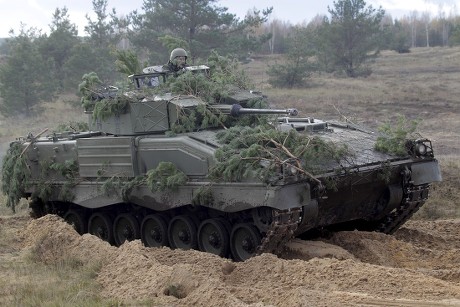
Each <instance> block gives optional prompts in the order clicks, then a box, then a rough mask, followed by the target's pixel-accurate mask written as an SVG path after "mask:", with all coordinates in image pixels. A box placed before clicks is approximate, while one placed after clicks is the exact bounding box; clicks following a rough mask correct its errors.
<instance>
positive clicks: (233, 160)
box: [210, 125, 350, 183]
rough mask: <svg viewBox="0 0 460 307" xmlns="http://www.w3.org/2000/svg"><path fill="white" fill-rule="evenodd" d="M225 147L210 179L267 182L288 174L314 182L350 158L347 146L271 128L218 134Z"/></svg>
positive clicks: (218, 155) (262, 126)
mask: <svg viewBox="0 0 460 307" xmlns="http://www.w3.org/2000/svg"><path fill="white" fill-rule="evenodd" d="M217 138H218V139H219V141H220V142H221V143H222V144H224V145H223V146H222V147H221V148H219V149H218V150H217V151H216V154H215V156H216V158H217V161H218V164H217V165H216V166H215V167H214V168H213V169H212V170H211V172H210V176H211V178H214V179H216V180H226V181H240V180H243V179H245V178H248V177H251V176H255V177H257V178H259V179H261V180H262V181H264V182H267V183H269V182H271V181H276V180H277V179H278V177H279V176H281V175H282V173H283V172H284V173H285V175H286V174H287V175H296V176H297V178H299V177H300V178H306V179H313V180H316V181H317V179H315V175H317V174H319V173H321V172H324V171H326V169H325V168H327V167H328V166H329V165H330V164H331V163H330V162H331V161H334V162H335V163H334V165H336V166H339V167H340V161H341V160H342V159H343V158H345V157H347V156H349V155H350V152H349V150H348V148H347V146H346V145H340V146H339V145H336V144H334V143H332V142H325V141H323V140H321V139H320V138H319V137H312V136H309V135H306V134H300V133H298V132H297V131H296V130H289V131H278V130H276V129H274V128H273V127H270V126H268V125H259V126H256V127H243V126H235V127H232V128H230V129H228V130H225V131H222V132H220V133H218V134H217Z"/></svg>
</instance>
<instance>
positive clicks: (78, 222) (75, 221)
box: [64, 209, 87, 235]
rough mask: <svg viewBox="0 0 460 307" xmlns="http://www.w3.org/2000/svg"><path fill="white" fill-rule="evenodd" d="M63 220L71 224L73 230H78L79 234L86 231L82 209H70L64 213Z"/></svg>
mask: <svg viewBox="0 0 460 307" xmlns="http://www.w3.org/2000/svg"><path fill="white" fill-rule="evenodd" d="M64 220H65V221H66V222H67V223H69V224H70V225H72V227H73V228H74V229H75V231H76V232H78V233H79V234H80V235H82V234H84V233H86V231H87V229H86V225H87V221H86V215H85V214H84V212H83V211H79V210H73V209H70V210H69V211H67V213H66V214H65V215H64Z"/></svg>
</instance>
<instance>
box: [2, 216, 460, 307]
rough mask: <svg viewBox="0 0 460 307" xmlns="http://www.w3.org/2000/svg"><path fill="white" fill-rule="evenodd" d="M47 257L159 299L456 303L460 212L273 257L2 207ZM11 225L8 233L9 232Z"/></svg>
mask: <svg viewBox="0 0 460 307" xmlns="http://www.w3.org/2000/svg"><path fill="white" fill-rule="evenodd" d="M0 225H1V226H3V227H2V229H9V231H11V232H15V234H16V235H17V236H18V238H19V239H18V241H17V243H16V244H15V245H13V246H11V250H9V251H7V250H3V251H2V253H1V254H2V255H5V254H6V253H8V252H14V251H19V250H22V251H24V250H27V249H34V251H35V252H36V253H38V254H39V255H40V257H39V258H40V259H41V261H43V262H46V263H56V262H58V261H60V260H62V259H64V258H67V259H68V258H72V259H74V260H76V261H81V262H82V263H83V264H88V265H89V264H91V263H94V262H99V263H102V266H101V270H100V272H99V274H98V276H97V281H98V282H99V283H100V284H101V286H102V293H101V295H102V296H103V297H107V298H114V299H119V300H122V301H126V302H133V301H143V300H151V301H153V302H154V304H155V305H156V304H158V305H159V306H356V305H359V306H457V305H458V306H460V268H459V266H458V263H459V262H460V253H459V249H460V241H459V240H458V238H459V235H460V220H439V221H410V222H408V223H407V224H406V225H405V227H403V228H401V229H400V230H399V231H397V232H396V233H395V235H391V236H390V235H385V234H380V233H369V232H339V233H336V234H334V235H333V236H332V237H331V238H329V239H327V240H326V239H325V240H322V241H302V240H300V239H295V240H293V241H292V242H291V243H289V245H288V246H287V248H286V251H285V252H284V253H283V254H282V255H281V256H280V257H277V256H275V255H272V254H263V255H261V256H257V257H254V258H251V259H249V260H247V261H245V262H240V263H234V262H232V261H231V260H228V259H222V258H219V257H217V256H214V255H211V254H206V253H201V252H199V251H183V250H171V249H169V248H145V247H144V246H142V244H141V242H140V241H133V242H128V243H125V244H124V245H122V246H121V247H119V248H116V247H113V246H110V245H108V244H107V243H106V242H103V241H100V240H99V239H97V238H96V237H94V236H92V235H89V234H85V235H83V236H79V235H78V234H77V233H76V232H75V231H74V230H73V228H72V227H71V226H69V225H67V224H66V223H65V222H63V220H62V219H61V218H59V217H57V216H52V215H48V216H45V217H42V218H40V219H37V220H31V219H29V218H24V217H22V218H18V217H0ZM11 234H13V233H11Z"/></svg>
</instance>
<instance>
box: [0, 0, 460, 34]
mask: <svg viewBox="0 0 460 307" xmlns="http://www.w3.org/2000/svg"><path fill="white" fill-rule="evenodd" d="M142 3H143V0H108V11H111V10H112V8H115V9H116V11H117V13H118V14H119V15H122V14H128V13H129V12H131V11H133V10H135V9H137V10H139V11H141V10H142ZM366 3H367V4H368V5H372V6H373V7H375V8H377V7H379V6H382V7H383V9H385V11H386V12H388V13H390V14H391V16H393V18H398V17H401V16H403V15H408V14H409V13H410V12H411V11H414V10H417V11H419V12H425V11H427V12H430V14H431V16H435V15H438V14H439V11H440V10H442V11H444V12H445V13H446V15H449V13H453V14H459V10H460V0H367V1H366ZM332 4H333V0H250V1H248V0H220V1H219V2H218V5H219V6H224V7H227V8H228V9H229V12H230V13H233V14H236V15H237V16H238V17H241V18H242V17H244V15H245V14H246V12H248V10H251V9H252V8H257V9H264V8H267V7H270V6H272V7H273V13H272V15H271V18H276V19H279V20H284V21H290V22H291V23H292V24H297V23H302V22H303V21H307V22H308V21H310V20H311V19H312V18H313V17H314V16H316V15H318V14H320V15H328V11H327V7H328V6H332ZM64 6H65V7H67V9H68V13H69V16H70V19H71V21H72V22H73V23H75V24H76V25H77V27H78V33H79V35H84V34H85V33H84V26H85V25H86V24H87V20H86V18H85V15H86V14H89V15H90V16H92V19H93V20H95V17H94V16H93V15H92V14H93V7H92V1H91V0H21V1H18V0H0V8H1V10H0V12H1V13H0V37H8V36H9V35H8V32H9V30H10V29H14V30H15V33H16V34H17V33H18V30H19V29H20V24H21V22H22V23H24V24H25V25H26V28H29V27H36V28H38V29H42V30H43V31H44V32H48V31H49V24H50V23H51V20H52V16H53V13H54V11H55V9H56V8H63V7H64Z"/></svg>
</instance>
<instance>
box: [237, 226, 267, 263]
mask: <svg viewBox="0 0 460 307" xmlns="http://www.w3.org/2000/svg"><path fill="white" fill-rule="evenodd" d="M260 242H261V236H260V233H259V230H257V228H256V227H254V226H253V225H251V224H237V225H235V226H233V229H232V234H231V236H230V250H231V251H232V255H233V259H234V260H235V261H244V260H246V259H249V258H251V257H252V256H254V255H255V254H256V250H257V246H259V244H260Z"/></svg>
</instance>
